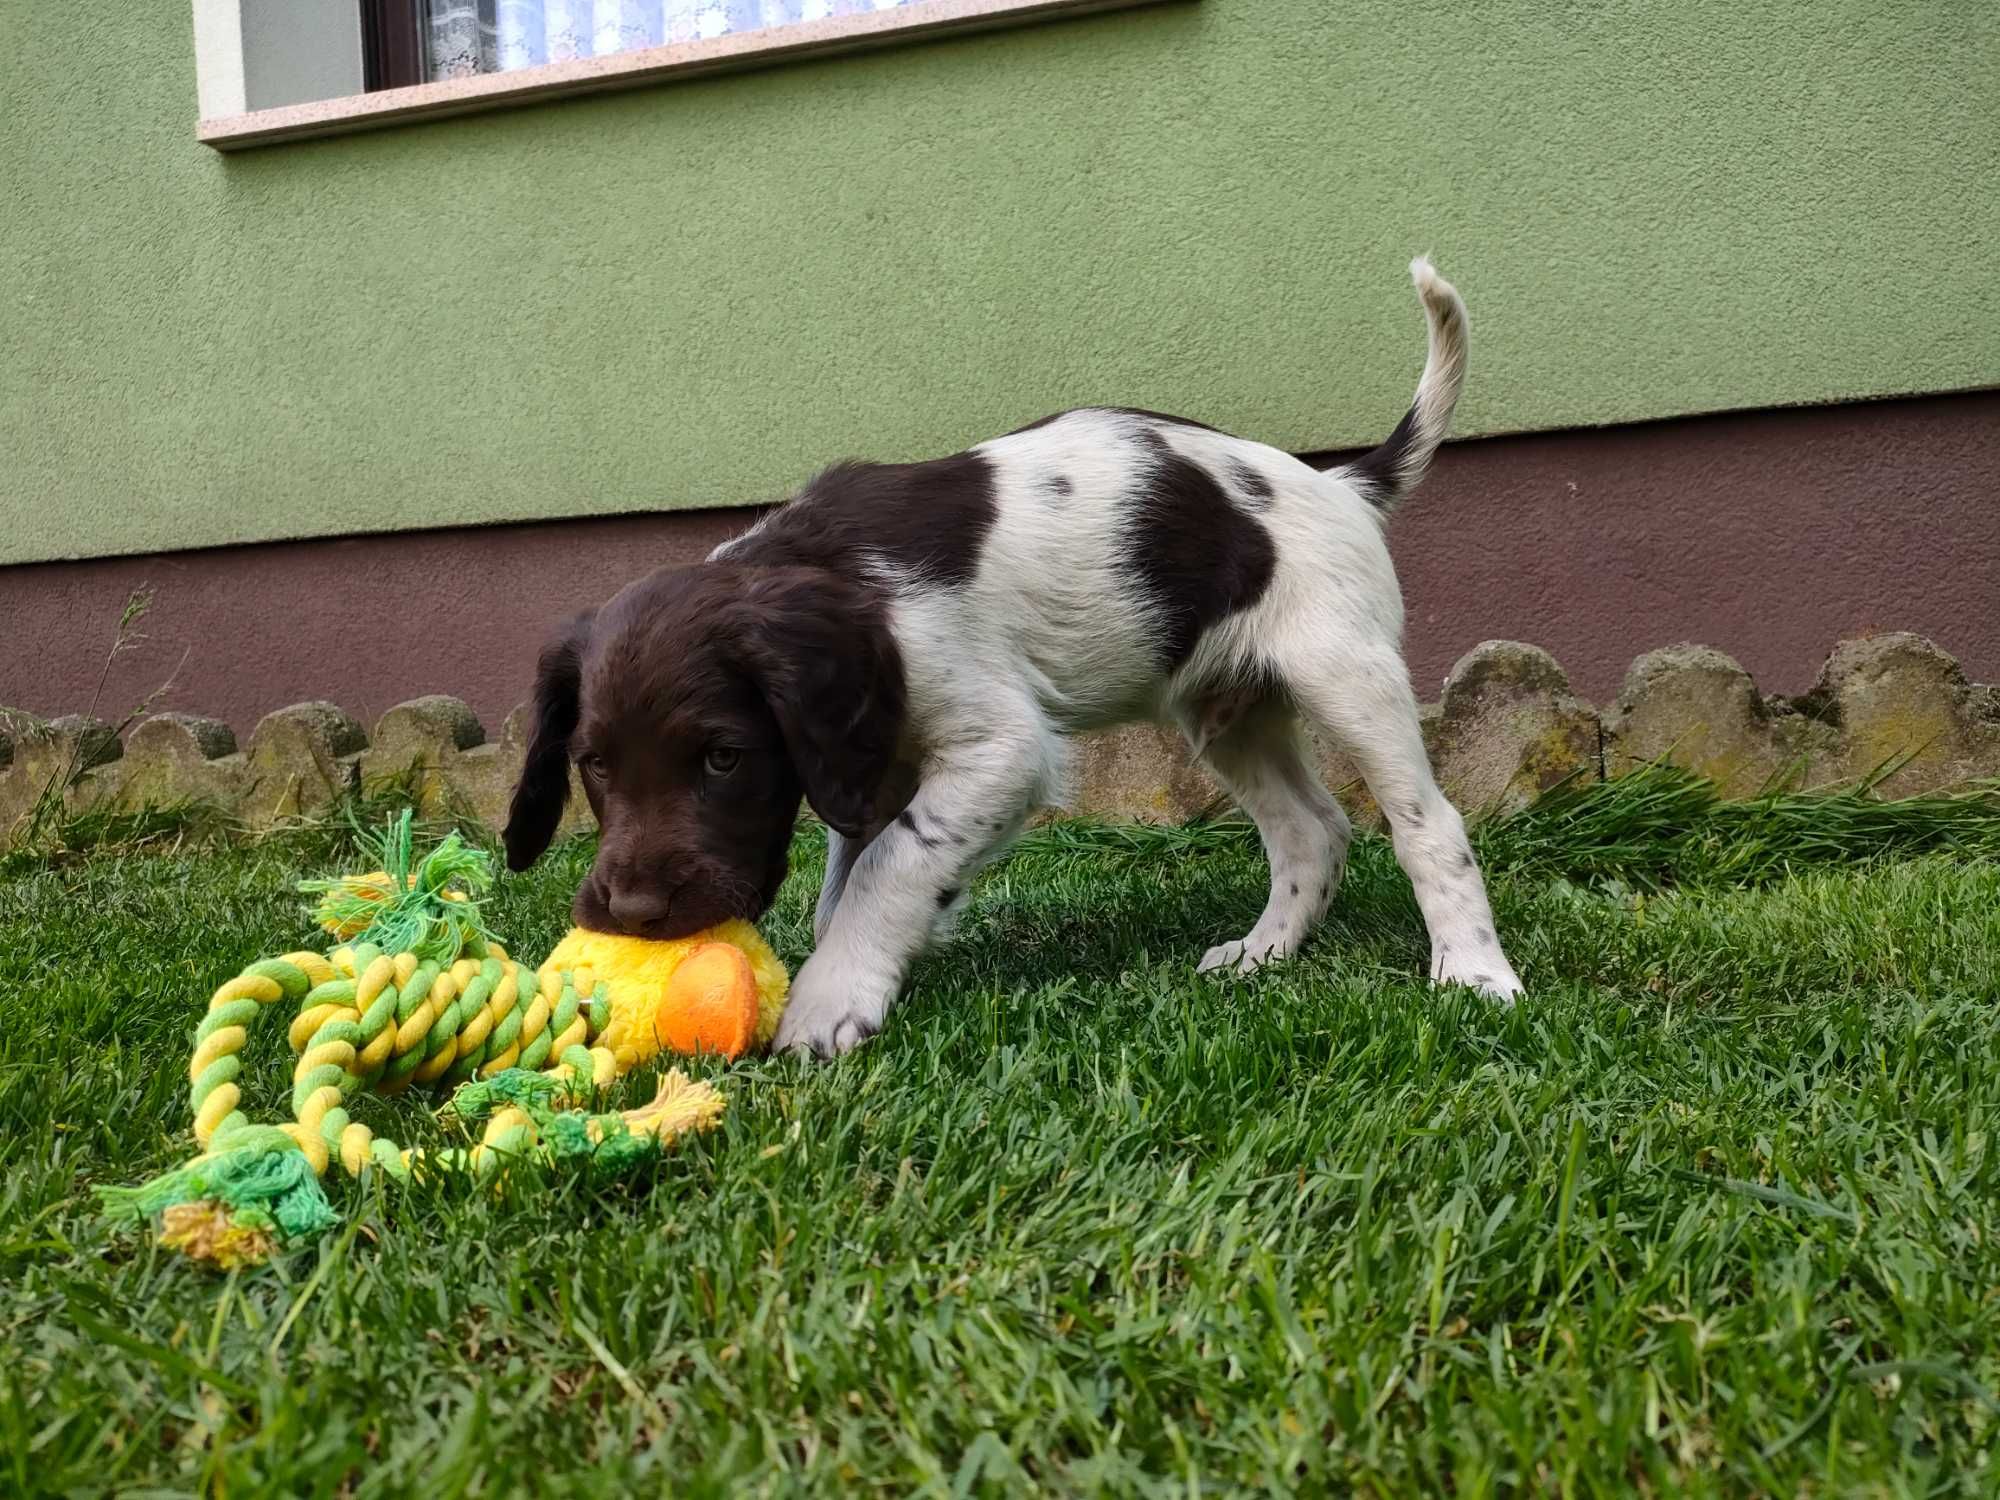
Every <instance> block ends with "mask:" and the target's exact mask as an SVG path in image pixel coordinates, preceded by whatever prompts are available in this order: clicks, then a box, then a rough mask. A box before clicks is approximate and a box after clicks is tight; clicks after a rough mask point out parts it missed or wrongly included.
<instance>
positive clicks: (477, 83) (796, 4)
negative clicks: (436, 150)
mask: <svg viewBox="0 0 2000 1500" xmlns="http://www.w3.org/2000/svg"><path fill="white" fill-rule="evenodd" d="M1146 3H1149V0H194V23H195V63H196V71H197V74H198V81H199V85H200V97H201V124H200V126H199V129H198V131H197V134H198V136H199V138H200V139H201V140H203V141H205V142H207V143H208V144H210V145H212V146H215V147H218V148H220V149H224V150H229V149H235V148H238V147H243V146H254V145H261V144H265V143H267V142H271V141H279V140H286V139H292V138H296V137H302V136H311V135H326V134H331V133H333V132H335V131H343V130H357V129H365V128H367V127H369V126H371V125H383V124H391V123H395V122H398V121H404V120H412V119H420V118H424V117H426V116H436V115H445V114H462V113H465V112H467V111H468V110H474V109H485V108H492V107H495V106H497V105H502V104H507V103H513V102H522V101H527V100H534V99H546V98H551V97H558V96H561V95H564V94H575V93H583V92H588V91H592V90H599V89H608V88H623V87H631V86H633V85H636V84H642V83H651V82H660V81H665V80H667V79H671V78H676V77H687V76H693V75H697V74H701V73H709V72H716V71H719V70H721V69H724V68H740V67H746V66H755V65H757V64H759V63H769V62H776V61H781V60H784V59H787V58H795V57H803V56H811V55H815V54H823V53H829V52H839V51H847V50H852V49H854V48H857V47H864V46H870V45H878V44H884V43H890V42H895V41H902V40H910V39H913V38H917V37H924V36H932V35H936V34H938V33H941V32H945V31H952V30H968V29H973V28H978V27H989V26H997V25H1005V24H1009V23H1019V22H1024V21H1031V20H1040V19H1049V18H1052V17H1055V16H1059V15H1064V14H1074V13H1078V12H1088V11H1103V10H1113V9H1118V8H1121V7H1123V6H1129V5H1141V4H1146Z"/></svg>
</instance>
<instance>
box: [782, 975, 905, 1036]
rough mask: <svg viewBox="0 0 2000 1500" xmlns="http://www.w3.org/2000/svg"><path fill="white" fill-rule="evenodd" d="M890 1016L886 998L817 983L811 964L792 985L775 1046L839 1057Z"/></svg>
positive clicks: (855, 988)
mask: <svg viewBox="0 0 2000 1500" xmlns="http://www.w3.org/2000/svg"><path fill="white" fill-rule="evenodd" d="M888 1013H889V1005H888V1001H887V1000H886V999H883V998H881V997H879V996H876V995H872V994H870V993H869V992H868V991H867V990H866V989H865V988H859V987H849V986H846V985H841V984H829V983H827V982H825V981H817V982H815V981H814V979H813V976H812V972H811V967H810V965H808V967H807V968H806V969H804V970H801V971H800V973H799V978H798V982H797V983H796V984H794V985H793V986H792V993H791V998H790V1000H789V1001H787V1003H786V1005H785V1014H784V1017H783V1019H781V1020H780V1021H779V1022H778V1035H777V1038H776V1040H775V1041H774V1042H773V1044H772V1045H773V1046H774V1047H775V1048H776V1049H777V1050H778V1051H780V1052H798V1053H803V1054H809V1055H811V1056H813V1057H838V1056H840V1054H841V1053H843V1052H851V1051H853V1050H854V1049H855V1048H856V1047H858V1046H860V1045H861V1044H862V1043H863V1042H865V1041H867V1040H868V1038H870V1037H871V1036H873V1035H875V1033H876V1032H878V1031H880V1030H881V1029H882V1022H883V1020H884V1018H885V1017H887V1015H888Z"/></svg>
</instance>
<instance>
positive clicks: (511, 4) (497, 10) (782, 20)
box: [424, 0, 915, 79]
mask: <svg viewBox="0 0 2000 1500" xmlns="http://www.w3.org/2000/svg"><path fill="white" fill-rule="evenodd" d="M913 3H915V0H425V7H424V9H425V39H424V40H425V46H426V49H427V51H426V65H427V68H428V73H429V76H430V77H431V78H432V79H439V78H466V77H470V76H471V75H472V74H475V73H504V72H507V71H509V70H511V69H514V68H532V67H534V66H535V65H536V64H537V63H547V62H567V61H569V60H571V59H572V58H578V57H606V56H609V55H610V54H612V53H614V52H629V51H631V50H632V49H634V48H635V47H657V46H659V45H660V44H661V43H663V42H692V41H697V40H700V39H702V38H704V37H713V36H726V35H728V34H729V33H731V32H737V31H762V30H764V29H766V28H767V27H772V26H791V25H796V24H797V23H798V22H800V21H817V20H820V19H822V18H823V17H826V16H845V15H852V14H854V13H855V12H857V11H868V10H895V9H897V8H898V7H900V6H903V5H909V4H913Z"/></svg>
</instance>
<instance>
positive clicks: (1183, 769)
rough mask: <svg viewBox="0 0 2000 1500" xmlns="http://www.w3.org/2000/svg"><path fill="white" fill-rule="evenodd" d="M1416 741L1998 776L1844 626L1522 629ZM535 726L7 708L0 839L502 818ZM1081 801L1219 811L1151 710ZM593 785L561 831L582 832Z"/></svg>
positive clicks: (1952, 665) (1474, 778) (1965, 777)
mask: <svg viewBox="0 0 2000 1500" xmlns="http://www.w3.org/2000/svg"><path fill="white" fill-rule="evenodd" d="M1423 716H1424V738H1425V742H1426V743H1427V744H1428V745H1429V747H1430V754H1431V763H1432V765H1433V766H1434V767H1435V768H1436V771H1437V775H1438V779H1439V781H1440V782H1442V783H1443V786H1444V789H1445V791H1446V793H1447V794H1448V795H1449V796H1450V797H1451V798H1452V800H1453V801H1454V802H1455V803H1456V804H1457V805H1458V806H1459V808H1460V809H1461V810H1462V811H1463V812H1464V813H1465V814H1466V816H1467V817H1468V818H1473V819H1476V818H1480V817H1484V816H1488V815H1491V814H1493V813H1497V812H1509V811H1513V810H1515V809H1517V808H1520V807H1523V806H1525V805H1526V804H1527V803H1529V802H1531V801H1533V800H1534V798H1535V797H1536V796H1537V795H1538V794H1539V793H1540V792H1542V791H1544V790H1546V789H1547V788H1549V787H1551V786H1554V785H1556V784H1557V783H1558V782H1561V781H1564V780H1566V779H1570V778H1581V779H1585V780H1596V779H1599V778H1602V777H1605V776H1617V775H1619V774H1620V773H1622V772H1624V771H1627V770H1630V769H1631V768H1633V767H1634V766H1637V765H1641V764H1644V763H1647V762H1651V761H1656V760H1665V761H1669V762H1671V763H1673V764H1675V765H1680V766H1685V767H1687V768H1688V769H1690V770H1693V771H1697V772H1700V773H1701V774H1703V775H1705V776H1708V777H1710V778H1712V779H1713V780H1715V781H1716V782H1717V783H1718V784H1719V785H1720V786H1721V787H1722V789H1723V792H1724V794H1725V795H1727V796H1731V797H1747V796H1751V795H1753V794H1755V793H1756V792H1757V791H1758V790H1759V789H1760V788H1762V787H1764V786H1765V785H1767V784H1768V783H1770V782H1771V781H1773V780H1774V779H1776V778H1779V777H1783V776H1786V775H1789V774H1796V776H1797V784H1798V785H1801V786H1803V787H1807V788H1811V787H1816V786H1832V785H1838V784H1843V783H1852V782H1854V781H1858V780H1860V779H1861V778H1863V777H1865V776H1868V775H1870V774H1872V773H1874V772H1875V771H1877V770H1878V769H1879V768H1881V767H1882V766H1883V765H1884V764H1886V763H1888V762H1889V761H1891V760H1894V759H1896V758H1898V757H1902V756H1907V757H1908V759H1907V761H1905V762H1904V763H1903V764H1902V765H1901V766H1900V767H1899V768H1898V769H1897V770H1896V771H1895V772H1894V774H1892V775H1890V776H1888V777H1886V778H1885V779H1884V780H1883V781H1882V782H1881V783H1880V786H1879V790H1880V793H1881V794H1882V795H1883V796H1907V795H1910V794H1912V793H1916V792H1929V791H1947V790H1953V789H1958V788H1963V787H1966V786H1969V785H1971V784H1973V783H1975V782H1979V781H1983V780H1987V779H1990V778H1996V777H2000V689H1996V688H1994V687H1991V686H1972V685H1970V684H1968V683H1967V682H1966V680H1965V676H1964V674H1963V673H1962V672H1961V671H1960V670H1959V667H1958V663H1957V662H1956V661H1955V660H1953V659H1952V657H1950V656H1948V655H1947V654H1946V653H1945V652H1943V651H1941V650H1939V649H1938V648H1937V647H1936V646H1934V645H1932V644H1931V643H1930V642H1929V641H1927V640H1924V639H1923V638H1922V637H1920V636H1915V635H1911V634H1907V633H1900V632H1899V633H1891V634H1884V635H1874V636H1869V637H1866V638H1864V639H1860V640H1849V641H1842V642H1841V643H1840V644H1839V645H1838V646H1836V647H1834V649H1833V652H1832V654H1831V655H1830V656H1828V657H1827V659H1826V664H1825V665H1824V666H1823V667H1822V668H1821V669H1820V674H1819V679H1818V681H1817V682H1816V683H1815V684H1814V686H1813V688H1812V690H1811V691H1810V692H1808V693H1806V694H1805V695H1804V696H1802V697H1799V698H1791V699H1786V698H1767V697H1764V696H1763V695H1761V694H1760V693H1759V692H1758V691H1757V684H1756V683H1755V682H1754V681H1753V680H1752V679H1751V677H1750V674H1749V673H1748V672H1746V671H1744V670H1743V668H1742V667H1740V666H1739V665H1737V663H1736V662H1735V661H1733V660H1732V659H1730V658H1729V657H1727V656H1725V655H1723V654H1722V653H1721V652H1719V651H1714V650H1710V649H1709V648H1708V647H1706V646H1669V647H1666V648H1665V649H1663V650H1659V651H1651V652H1648V653H1647V654H1646V655H1644V656H1642V657H1640V658H1639V659H1638V660H1637V661H1635V662H1634V663H1633V664H1632V668H1631V671H1630V672H1628V673H1627V674H1626V678H1625V685H1624V687H1623V688H1622V689H1621V690H1620V692H1619V694H1618V698H1617V700H1616V702H1614V703H1613V704H1612V705H1611V706H1610V707H1609V708H1607V709H1602V710H1600V709H1597V708H1594V707H1593V706H1591V705H1590V704H1588V703H1585V702H1583V701H1582V700H1581V699H1578V698H1576V697H1574V696H1572V695H1571V693H1570V691H1569V679H1568V678H1567V677H1566V676H1564V674H1563V670H1562V668H1561V667H1560V666H1558V665H1557V664H1556V661H1555V658H1554V657H1552V656H1550V655H1549V654H1548V653H1547V652H1546V651H1543V650H1542V649H1541V648H1540V647H1538V646H1529V645H1524V644H1522V643H1520V642H1518V641H1487V642H1485V643H1483V644H1482V645H1479V646H1475V647H1474V648H1473V649H1472V650H1470V651H1468V652H1467V653H1466V654H1465V655H1464V656H1463V657H1461V658H1460V659H1459V662H1458V665H1457V666H1455V667H1453V668H1452V671H1451V675H1450V676H1449V677H1448V678H1447V679H1446V681H1445V684H1444V692H1443V696H1442V697H1441V699H1440V700H1439V702H1437V703H1436V704H1433V705H1430V706H1428V707H1426V708H1425V709H1424V711H1423ZM527 723H528V710H527V708H526V706H525V705H524V706H522V707H520V708H516V709H515V710H514V711H513V712H512V713H511V714H509V715H508V716H507V719H506V721H505V723H503V724H502V725H501V728H500V735H499V738H498V739H493V740H489V739H488V737H487V732H486V729H485V726H483V725H482V724H481V723H480V722H479V719H478V717H477V716H476V715H475V714H474V713H473V712H472V710H471V709H470V708H469V707H467V706H466V705H465V704H464V703H462V702H460V701H459V700H458V699H456V698H449V697H442V696H433V697H427V698H417V699H414V700H412V701H411V702H408V703H400V704H398V705H396V707H394V708H392V709H390V710H389V711H388V712H387V713H385V714H383V715H382V717H381V718H380V719H379V720H377V721H376V724H375V729H374V733H373V734H368V733H365V732H364V731H363V730H362V727H361V725H360V724H359V723H357V722H356V721H355V720H354V719H353V718H352V717H351V716H350V715H348V714H347V713H345V712H343V711H342V710H341V709H340V708H339V707H337V706H336V705H334V704H331V703H317V702H315V703H298V704H294V705H292V706H291V707H290V708H281V709H278V710H277V711H275V712H274V713H270V714H267V715H265V716H264V718H263V720H262V721H261V722H260V723H259V724H258V725H257V727H256V729H255V730H253V731H252V732H251V735H250V742H249V744H248V745H247V746H244V747H242V748H241V749H239V748H238V747H237V744H236V737H235V735H234V734H232V733H231V732H230V729H229V726H228V725H226V724H223V723H221V722H220V721H218V720H215V719H204V718H198V717H196V716H194V715H191V714H178V713H166V714H159V715H156V716H154V717H152V718H149V719H146V720H144V721H143V722H141V723H139V724H138V725H137V726H136V727H134V728H133V729H132V731H131V733H130V734H129V735H127V736H126V738H125V739H124V741H123V742H122V743H121V741H120V740H119V738H118V736H117V734H116V733H114V732H113V730H112V728H111V726H110V725H108V724H105V723H103V722H102V721H99V720H95V719H87V718H83V717H81V716H78V715H69V716H67V717H64V718H59V719H53V720H42V719H38V718H35V717H34V716H33V715H31V714H26V713H21V712H18V711H16V710H13V709H6V708H0V850H5V849H6V848H8V847H9V846H10V842H11V841H12V840H14V839H16V838H18V837H19V836H20V832H21V830H22V829H23V828H24V827H25V826H26V823H27V821H28V817H29V814H30V812H31V810H32V809H33V808H34V806H35V804H36V802H37V800H38V799H39V798H40V797H41V795H42V792H43V789H44V788H45V787H47V786H48V785H49V784H50V781H51V778H52V777H57V776H59V775H60V774H61V773H62V771H63V769H64V768H65V767H72V766H73V767H75V768H77V771H78V773H79V774H77V775H76V778H75V781H74V783H73V784H72V785H71V787H70V788H69V791H68V793H67V796H66V802H67V808H68V811H70V812H71V813H83V812H89V811H114V812H115V811H138V810H140V809H143V808H148V807H172V806H181V805H186V804H190V803H196V804H202V805H206V806H209V807H213V808H215V809H217V810H219V811H220V812H222V813H223V814H225V815H226V816H227V817H229V818H230V819H232V820H233V821H235V822H236V823H238V824H240V825H241V826H242V827H243V828H244V829H245V830H247V831H250V832H257V831H261V830H264V829H268V828H271V827H273V826H276V825H278V824H280V823H283V822H286V821H288V820H292V819H297V818H301V817H310V816H311V815H313V814H315V813H319V812H323V811H324V810H326V809H328V808H329V807H332V806H334V805H336V804H337V803H339V802H340V801H341V800H342V799H343V798H345V797H347V796H348V795H350V794H352V793H354V792H357V791H359V792H364V793H365V792H376V791H380V790H383V789H385V788H392V787H405V788H407V789H409V791H410V792H411V794H412V795H413V797H414V799H415V801H416V803H417V806H418V808H419V810H420V812H421V813H423V814H424V815H426V816H441V817H460V818H468V819H471V820H474V821H476V822H479V823H483V824H485V825H487V826H488V827H491V828H498V827H499V826H501V825H502V824H503V823H505V821H506V816H507V802H508V799H509V797H510V796H511V795H512V793H513V787H514V781H515V778H516V777H517V776H518V775H519V773H520V768H521V759H522V755H523V752H524V749H525V735H526V728H527ZM1321 762H1322V769H1323V771H1324V773H1325V775H1326V779H1327V785H1328V786H1330V787H1332V788H1333V789H1334V790H1335V791H1336V792H1337V793H1339V794H1340V796H1341V799H1342V801H1343V802H1344V803H1345V804H1346V806H1347V807H1348V810H1349V811H1350V812H1351V813H1352V814H1353V815H1354V817H1355V819H1356V821H1358V822H1361V823H1363V824H1368V823H1373V822H1376V821H1377V818H1376V813H1375V808H1374V805H1373V803H1372V802H1371V801H1370V800H1369V798H1368V796H1367V794H1366V792H1365V791H1364V790H1363V789H1362V787H1361V786H1360V783H1359V781H1358V778H1357V777H1356V776H1355V774H1354V772H1353V770H1352V769H1351V768H1350V767H1349V766H1347V765H1346V764H1345V763H1344V762H1343V761H1342V760H1341V759H1340V757H1339V756H1338V755H1337V754H1333V753H1331V752H1326V753H1323V754H1322V756H1321ZM1077 773H1078V774H1077V777H1076V789H1075V794H1074V797H1073V799H1072V802H1071V810H1073V811H1077V812H1082V813H1090V814H1096V815H1099V816H1103V817H1111V818H1124V819H1138V820H1141V821H1147V822H1181V821H1185V820H1186V819H1189V818H1192V817H1196V816H1199V815H1201V814H1203V813H1208V812H1214V811H1219V810H1220V809H1222V808H1223V807H1224V806H1226V798H1225V797H1224V796H1223V794H1222V792H1221V790H1220V788H1218V787H1217V786H1216V785H1215V783H1214V782H1213V781H1211V780H1210V779H1209V778H1208V776H1207V775H1206V774H1205V773H1204V772H1203V770H1202V769H1201V768H1200V767H1199V766H1198V765H1195V764H1192V763H1190V761H1189V759H1188V756H1187V752H1186V748H1185V746H1184V745H1183V743H1182V741H1181V739H1180V737H1179V736H1178V735H1177V734H1175V733H1173V732H1172V731H1171V730H1166V729H1160V728H1155V727H1150V726H1139V727H1134V728H1128V729H1122V730H1117V731H1114V732H1111V733H1108V734H1102V735H1095V736H1091V737H1090V738H1088V739H1086V740H1085V741H1084V743H1083V747H1082V750H1081V753H1080V754H1079V756H1078V757H1077ZM589 822H590V811H589V808H588V806H587V805H586V804H585V803H584V801H583V798H582V796H581V795H580V794H579V795H577V796H574V797H572V798H571V800H570V807H569V812H568V820H567V825H566V826H567V827H568V828H571V829H574V828H580V827H585V826H588V824H589Z"/></svg>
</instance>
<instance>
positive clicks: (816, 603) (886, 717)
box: [730, 568, 915, 838]
mask: <svg viewBox="0 0 2000 1500" xmlns="http://www.w3.org/2000/svg"><path fill="white" fill-rule="evenodd" d="M730 634H731V636H732V637H733V639H734V641H735V648H736V654H737V662H738V665H739V666H740V667H741V669H742V670H743V671H744V673H745V674H746V675H748V676H749V677H750V678H751V680H752V681H754V682H755V683H756V684H757V685H758V687H759V688H760V689H761V690H762V692H763V695H764V701H765V703H766V704H768V705H769V707H770V710H771V714H772V716H773V717H774V718H775V719H777V721H778V730H779V732H780V733H781V734H783V735H784V737H785V748H786V749H787V750H788V751H789V752H790V753H791V757H792V764H793V766H794V767H795V768H796V769H797V770H798V773H799V780H800V781H801V782H802V783H803V784H804V786H805V793H806V801H807V802H808V803H809V804H810V805H811V807H812V810H813V811H814V812H816V813H818V814H819V816H820V819H821V821H823V822H824V823H825V824H826V825H827V827H829V828H832V829H834V830H835V831H837V832H839V833H843V834H845V835H847V836H848V837H849V838H868V837H871V836H872V835H874V834H875V833H877V832H879V831H880V830H881V828H882V827H883V826H884V825H885V824H887V823H888V821H889V820H890V819H891V818H893V817H895V816H896V814H897V813H899V812H901V811H902V810H903V808H904V806H905V805H906V804H907V803H908V802H909V800H910V796H911V794H912V793H913V792H914V791H915V785H914V778H913V776H911V775H909V774H908V773H907V772H906V770H905V768H902V767H900V766H899V765H898V762H897V750H898V748H899V746H900V744H901V741H902V736H903V718H904V709H905V701H906V700H905V693H904V685H903V658H902V653H901V652H900V651H898V650H897V649H896V639H895V637H894V636H893V635H891V634H890V633H889V625H888V621H887V619H886V617H885V615H884V612H883V610H882V607H881V605H880V604H879V603H877V602H876V601H875V600H874V599H873V598H871V597H870V596H869V595H867V594H866V593H864V592H863V591H862V590H861V589H859V588H857V587H856V586H855V585H854V584H852V583H850V582H848V581H847V580H846V579H844V578H841V577H839V576H838V575H837V574H834V573H829V572H826V571H824V570H822V569H817V568H787V569H778V570H774V571H772V572H769V573H765V574H761V575H758V576H756V577H754V578H753V580H752V581H751V583H750V584H749V586H748V587H747V588H746V589H745V591H744V597H743V599H742V602H741V605H740V614H739V618H738V620H737V621H736V628H735V629H733V630H732V631H731V632H730Z"/></svg>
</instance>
